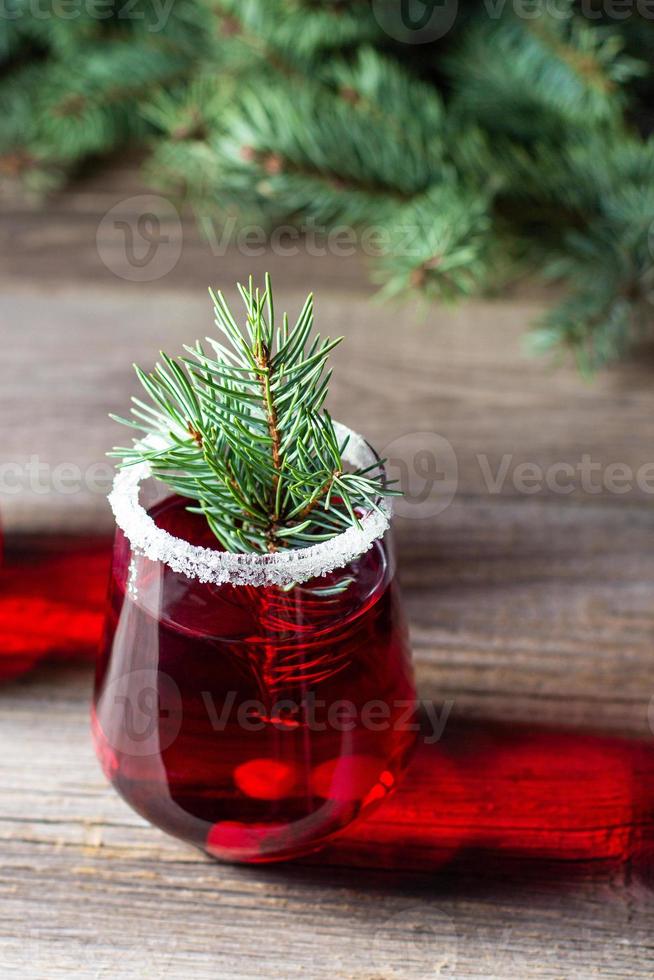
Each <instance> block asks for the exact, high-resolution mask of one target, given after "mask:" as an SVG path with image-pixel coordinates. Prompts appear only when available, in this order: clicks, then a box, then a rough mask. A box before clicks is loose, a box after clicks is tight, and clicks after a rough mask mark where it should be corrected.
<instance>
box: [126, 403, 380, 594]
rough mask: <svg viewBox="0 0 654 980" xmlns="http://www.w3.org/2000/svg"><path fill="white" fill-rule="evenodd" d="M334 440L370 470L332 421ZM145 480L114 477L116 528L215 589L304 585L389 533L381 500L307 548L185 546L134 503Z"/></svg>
mask: <svg viewBox="0 0 654 980" xmlns="http://www.w3.org/2000/svg"><path fill="white" fill-rule="evenodd" d="M334 427H335V429H336V435H337V437H338V439H339V441H342V440H343V439H345V438H346V437H347V436H349V442H348V444H347V447H346V449H345V452H344V453H343V459H344V460H345V462H347V463H349V464H350V465H352V466H354V467H356V468H357V469H359V468H363V467H366V466H370V464H371V463H374V462H375V459H376V456H375V454H374V453H373V451H372V449H371V448H370V446H369V445H368V444H367V443H366V441H365V439H363V438H362V436H360V435H358V434H357V433H356V432H352V431H351V430H350V429H348V428H347V427H346V426H344V425H341V424H340V423H339V422H335V423H334ZM148 476H150V467H149V465H148V464H147V463H139V464H137V465H135V466H127V467H125V468H124V469H122V470H119V472H118V473H117V474H116V477H115V479H114V485H113V490H112V492H111V493H110V494H109V503H110V504H111V508H112V510H113V512H114V516H115V518H116V523H117V525H118V527H119V528H120V529H121V530H122V531H123V532H124V534H125V536H126V537H127V539H128V541H129V542H130V544H131V546H132V549H133V550H137V551H139V552H140V553H142V554H144V555H145V556H146V557H147V558H150V559H151V560H152V561H160V562H163V563H164V564H166V565H168V566H169V567H170V568H171V569H172V570H173V571H175V572H181V573H182V574H183V575H186V576H187V577H188V578H196V579H198V580H199V581H200V582H212V583H213V584H214V585H222V584H224V583H230V584H231V585H256V586H261V585H279V586H286V585H292V584H293V583H294V582H297V583H301V582H308V581H309V580H310V579H312V578H318V577H320V576H323V575H327V574H328V573H329V572H331V571H333V570H334V569H336V568H343V566H345V565H348V564H349V563H350V562H351V561H354V559H355V558H358V557H359V556H360V555H362V554H363V553H364V552H366V551H368V549H369V548H370V547H371V546H372V544H373V542H374V541H376V540H377V538H381V537H382V536H383V535H384V534H385V532H386V531H387V529H388V526H389V523H390V516H391V503H390V498H388V497H386V498H384V499H383V500H382V501H381V504H380V511H381V513H379V512H377V511H372V512H370V513H369V514H366V515H365V516H364V517H362V518H361V527H358V528H357V527H350V528H348V529H347V530H346V531H343V533H342V534H338V535H337V536H336V537H334V538H331V539H330V540H329V541H322V542H320V543H319V544H314V545H311V546H310V547H308V548H295V549H293V550H289V551H279V552H275V553H273V554H265V555H262V554H233V553H232V552H228V551H217V550H214V549H213V548H202V547H199V546H198V545H192V544H189V542H188V541H184V539H183V538H176V537H174V535H172V534H169V533H168V531H164V530H163V528H160V527H157V525H156V524H155V522H154V521H153V520H152V518H151V517H150V515H149V514H148V513H147V511H146V510H145V509H144V508H143V506H142V505H141V503H140V502H139V490H140V485H141V481H142V480H145V479H146V478H147V477H148Z"/></svg>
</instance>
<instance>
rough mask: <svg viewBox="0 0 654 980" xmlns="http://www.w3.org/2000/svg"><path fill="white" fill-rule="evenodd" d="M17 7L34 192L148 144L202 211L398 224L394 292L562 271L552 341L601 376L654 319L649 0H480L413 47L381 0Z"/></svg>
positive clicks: (13, 174) (20, 128)
mask: <svg viewBox="0 0 654 980" xmlns="http://www.w3.org/2000/svg"><path fill="white" fill-rule="evenodd" d="M2 3H3V5H4V6H3V11H4V16H3V17H2V18H1V19H0V83H1V90H0V119H2V124H1V129H0V174H1V175H3V176H4V179H5V181H10V182H11V183H12V184H13V183H15V182H16V181H18V182H19V183H20V184H21V185H22V186H23V187H24V188H25V189H26V191H27V192H28V193H31V194H34V195H40V194H43V193H45V192H47V191H48V190H50V189H52V188H54V187H56V186H57V185H58V184H60V183H61V182H62V181H63V180H65V179H66V178H67V177H68V175H70V174H72V173H74V170H75V168H76V167H77V166H78V165H79V163H80V162H81V161H83V160H85V159H88V158H89V157H90V156H97V155H99V154H105V153H108V152H109V151H113V150H115V149H116V148H119V147H121V146H126V145H127V144H129V143H132V142H134V141H145V142H146V143H147V145H148V146H149V152H150V156H149V160H148V162H147V164H146V167H147V174H148V177H149V181H150V183H152V184H154V185H156V186H157V187H159V188H161V190H162V191H163V192H164V193H166V194H168V195H170V196H172V197H174V198H175V200H177V201H180V202H184V203H186V204H189V205H191V206H192V207H193V208H194V210H195V211H196V213H197V214H198V216H200V217H201V218H202V219H203V220H204V223H205V224H206V223H208V222H210V221H211V220H216V221H218V222H219V221H220V220H221V219H222V218H224V216H225V214H226V213H227V212H229V213H231V212H232V211H233V210H234V209H236V210H237V211H238V213H239V215H240V216H241V218H242V220H243V222H251V221H253V220H255V221H257V222H261V223H262V224H264V226H265V227H268V228H270V229H273V228H275V227H276V226H278V225H279V224H280V223H287V222H289V221H292V222H296V223H297V224H298V225H301V224H302V223H303V222H305V221H307V220H311V221H315V222H317V223H319V224H321V225H325V226H327V227H334V226H338V225H342V224H346V225H347V226H349V227H353V228H358V229H365V228H369V227H373V226H374V227H381V228H382V229H383V230H384V231H385V232H386V238H385V244H384V246H383V249H381V254H380V255H379V256H378V258H377V259H376V260H375V262H374V268H373V269H372V275H373V277H374V279H375V280H376V281H377V282H379V284H380V285H381V287H382V289H383V293H384V295H386V296H395V295H403V294H406V293H409V294H411V293H417V294H420V295H423V296H425V297H426V298H427V299H429V300H435V301H438V300H445V301H450V300H455V299H458V298H460V297H462V296H468V295H471V294H476V293H480V292H485V291H489V290H496V289H498V288H499V287H500V286H501V285H502V284H503V283H505V282H507V281H508V280H511V279H514V278H516V277H518V276H522V275H525V274H528V273H530V272H534V271H536V272H537V273H539V274H542V275H544V276H545V277H546V278H548V279H554V280H556V281H559V282H562V283H563V284H564V286H565V288H566V295H565V298H564V300H563V301H562V302H561V303H560V304H559V305H557V306H554V307H553V308H552V309H551V310H550V311H549V312H548V313H547V315H546V316H545V318H544V319H543V321H542V322H541V323H540V324H538V325H537V329H536V330H535V332H534V334H533V345H534V347H535V348H537V349H538V350H543V351H549V350H555V351H566V350H568V351H572V352H573V353H574V355H575V357H576V358H577V361H578V363H579V365H580V367H581V368H582V370H584V371H587V372H590V371H592V370H593V369H595V368H596V367H597V366H598V365H601V364H604V363H606V362H609V361H611V360H612V359H615V358H616V357H619V356H621V355H622V354H623V353H624V352H625V351H626V350H628V349H629V347H630V345H631V344H632V343H633V342H634V341H635V340H637V339H638V338H639V337H642V336H643V335H645V334H646V333H647V331H648V330H649V329H650V327H651V322H652V312H653V310H652V307H653V303H654V285H653V278H654V253H653V247H652V228H653V227H654V190H653V186H654V185H653V183H652V175H653V173H654V141H653V139H652V137H651V136H650V130H651V105H652V104H653V100H652V95H653V94H654V85H653V81H652V62H653V55H654V24H653V23H652V21H651V20H650V19H648V18H647V17H646V16H644V15H641V14H640V13H639V12H638V8H637V7H636V6H634V8H633V10H632V11H631V12H630V16H629V17H627V18H622V19H620V20H617V19H611V18H610V16H609V15H608V13H607V8H605V6H603V5H601V4H598V5H597V6H593V5H591V6H590V7H589V4H588V3H586V4H585V5H584V6H583V8H582V6H581V5H580V4H575V3H574V2H572V0H569V2H568V4H567V6H566V5H565V4H563V5H562V4H558V5H557V8H556V11H552V10H551V9H550V8H549V7H548V6H547V5H546V4H543V5H542V7H540V9H536V14H537V15H536V16H530V17H528V18H526V17H520V16H519V13H518V12H517V10H518V8H517V7H515V6H514V5H511V4H509V3H506V4H503V5H489V4H484V3H482V2H479V3H472V2H470V3H467V4H466V5H465V6H464V5H461V8H460V9H459V11H458V16H457V18H456V21H455V23H454V24H453V26H452V28H451V30H450V31H448V32H447V33H446V34H445V35H444V36H443V37H439V38H437V39H435V40H434V41H433V42H430V43H427V44H421V45H411V44H406V43H404V44H403V43H399V42H398V41H396V40H394V39H393V38H392V37H390V36H389V35H388V34H387V33H386V32H385V30H384V29H383V27H382V25H381V24H380V23H379V21H378V19H377V18H376V17H375V11H374V8H373V5H371V4H369V3H367V2H363V0H311V2H309V0H238V2H237V0H178V2H175V3H174V4H173V5H172V6H170V7H163V6H162V7H161V8H157V6H156V5H155V4H153V3H151V2H149V0H135V2H131V3H130V4H129V8H128V11H126V8H125V5H124V4H123V3H121V0H115V2H114V3H113V6H111V7H110V8H107V5H106V4H104V3H100V2H99V0H98V2H97V3H96V2H95V0H83V2H82V0H79V9H78V11H77V12H78V13H79V16H77V17H70V16H69V17H67V18H63V17H61V16H58V15H57V5H56V0H43V3H44V4H45V5H46V7H45V10H44V9H43V4H41V6H40V7H39V12H38V16H37V15H36V13H35V11H34V10H33V7H32V6H31V4H30V0H2ZM48 3H50V4H51V8H48V6H47V4H48ZM48 11H50V14H51V15H50V16H48ZM107 13H109V14H110V16H107ZM407 229H410V231H411V233H410V235H409V236H407ZM434 342H435V343H436V342H437V338H435V339H434Z"/></svg>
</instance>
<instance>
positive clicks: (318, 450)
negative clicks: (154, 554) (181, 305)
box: [112, 276, 395, 552]
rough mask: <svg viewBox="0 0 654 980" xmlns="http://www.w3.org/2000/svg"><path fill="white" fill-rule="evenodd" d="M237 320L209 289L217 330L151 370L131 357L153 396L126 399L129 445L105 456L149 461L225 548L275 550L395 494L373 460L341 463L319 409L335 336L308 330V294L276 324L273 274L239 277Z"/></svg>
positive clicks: (321, 536) (309, 539)
mask: <svg viewBox="0 0 654 980" xmlns="http://www.w3.org/2000/svg"><path fill="white" fill-rule="evenodd" d="M238 289H239V292H240V295H241V297H242V299H243V302H244V304H245V310H246V323H245V327H244V328H243V329H241V327H239V325H238V324H237V322H236V319H235V318H234V316H233V314H232V312H231V310H230V308H229V306H228V304H227V301H226V300H225V297H224V296H223V294H222V293H221V292H220V291H218V292H217V293H215V294H214V293H213V292H212V293H211V295H212V299H213V302H214V308H215V316H216V321H215V322H216V326H217V327H218V329H219V331H220V334H221V335H222V336H221V337H220V339H217V338H214V337H208V338H207V341H206V343H207V345H208V346H203V345H202V344H201V343H200V342H197V343H196V344H195V346H193V347H185V348H184V349H185V352H186V353H185V355H184V356H182V357H180V358H177V359H173V358H171V357H169V356H168V355H167V354H163V353H162V354H161V358H162V360H161V362H159V363H158V364H157V365H156V367H155V369H154V370H153V371H152V372H151V373H149V374H148V373H145V372H144V371H142V370H141V369H140V368H138V367H136V372H137V375H138V377H139V379H140V381H141V384H142V385H143V388H144V389H145V391H146V393H147V395H148V396H149V401H144V400H142V399H140V398H134V399H133V400H132V401H133V405H132V409H131V413H132V418H131V419H124V418H120V417H118V416H112V417H113V418H115V419H116V421H119V422H122V423H123V424H125V425H129V426H132V427H133V428H136V429H137V430H139V432H140V435H139V437H138V438H137V439H136V440H135V442H134V445H133V446H131V447H128V448H125V447H118V448H116V449H115V450H114V452H113V453H112V455H114V456H119V457H120V458H121V460H122V463H121V465H129V464H133V463H137V462H142V461H147V462H148V463H149V466H150V470H151V473H152V475H153V476H154V477H155V478H156V479H158V480H161V481H163V482H164V483H165V484H167V485H168V487H170V489H171V490H172V491H173V492H174V493H178V494H181V495H182V496H184V497H188V498H190V500H192V501H194V502H195V503H194V504H192V505H191V506H190V507H189V510H192V511H194V512H198V513H203V514H204V515H205V517H206V519H207V521H208V523H209V526H210V527H211V530H212V531H213V533H214V534H215V536H216V538H217V539H218V541H219V542H220V544H221V545H222V546H223V547H224V548H226V549H227V550H228V551H232V552H276V551H280V550H285V549H291V548H303V547H306V546H308V545H311V544H316V543H318V542H320V541H327V540H329V539H330V538H333V537H334V536H335V535H337V534H339V533H341V532H342V531H344V530H346V529H347V528H348V527H350V526H352V525H355V526H356V525H358V524H359V518H360V516H361V515H362V514H363V513H365V512H366V511H370V510H371V509H372V510H376V509H378V506H379V499H380V497H381V496H382V495H388V494H389V493H390V494H392V493H394V492H395V491H393V490H390V489H389V488H388V486H387V485H386V484H385V482H384V478H383V471H382V468H381V462H382V461H380V463H376V464H374V465H373V466H369V467H367V468H365V469H358V470H354V471H352V472H348V471H347V470H346V468H345V466H344V462H343V453H344V450H345V447H346V445H347V440H345V441H341V442H339V439H338V437H337V434H336V430H335V428H334V424H333V422H332V419H331V417H330V415H329V413H328V412H327V410H326V409H325V408H324V403H325V398H326V396H327V392H328V387H329V380H330V377H331V371H330V370H328V369H327V361H328V358H329V355H330V353H331V351H332V350H333V349H334V348H335V347H336V346H337V344H339V343H340V341H341V340H342V338H340V337H339V338H337V339H335V340H331V339H330V338H328V337H326V338H323V337H321V336H320V334H319V333H315V332H314V329H313V322H314V315H313V296H312V295H309V296H308V297H307V300H306V302H305V304H304V306H303V308H302V310H301V312H300V315H299V317H298V318H297V321H296V322H295V324H294V326H292V327H291V326H290V324H289V319H288V315H287V314H286V313H285V314H284V315H283V317H282V319H281V323H279V324H278V323H277V321H276V317H275V309H274V302H273V293H272V287H271V283H270V277H269V276H266V281H265V289H263V290H261V289H259V288H255V287H254V285H253V282H252V279H251V278H250V281H249V284H248V286H247V287H244V286H242V285H239V286H238Z"/></svg>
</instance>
